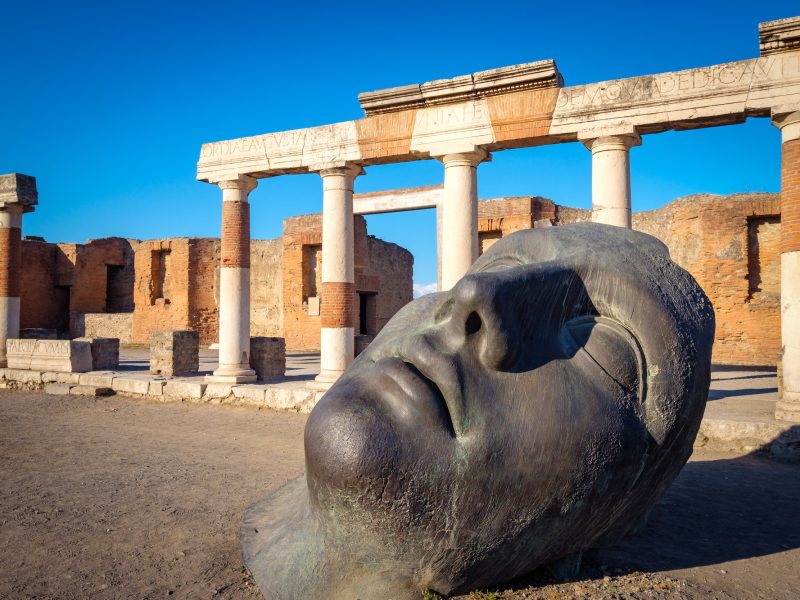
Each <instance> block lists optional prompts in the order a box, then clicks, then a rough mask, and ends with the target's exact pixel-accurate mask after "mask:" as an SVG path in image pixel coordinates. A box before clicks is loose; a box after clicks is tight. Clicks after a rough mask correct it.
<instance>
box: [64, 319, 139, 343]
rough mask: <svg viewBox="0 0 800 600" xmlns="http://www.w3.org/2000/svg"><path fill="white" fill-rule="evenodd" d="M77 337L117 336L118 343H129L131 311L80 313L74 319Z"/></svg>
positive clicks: (131, 326) (131, 327) (131, 320)
mask: <svg viewBox="0 0 800 600" xmlns="http://www.w3.org/2000/svg"><path fill="white" fill-rule="evenodd" d="M75 323H76V329H77V330H78V331H77V333H79V334H80V335H79V336H78V337H90V338H101V337H103V338H117V339H118V340H119V343H120V344H130V343H131V330H132V329H133V313H132V312H129V313H80V314H79V315H78V316H77V318H76V319H75Z"/></svg>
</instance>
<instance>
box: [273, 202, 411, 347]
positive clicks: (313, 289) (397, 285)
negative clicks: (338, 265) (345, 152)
mask: <svg viewBox="0 0 800 600" xmlns="http://www.w3.org/2000/svg"><path fill="white" fill-rule="evenodd" d="M321 248H322V217H321V215H318V214H316V215H303V216H300V217H294V218H291V219H286V220H285V221H284V222H283V331H284V337H285V338H286V347H287V349H289V350H318V349H319V345H320V327H321V320H320V316H319V313H318V312H317V311H316V304H315V301H314V298H318V299H319V303H320V304H322V303H324V302H325V298H324V296H323V295H322V293H321V292H322V286H321V275H322V261H323V260H324V256H323V254H322V251H321ZM353 252H354V256H353V267H354V274H355V289H356V293H355V294H354V297H353V306H354V308H355V310H354V313H355V323H354V325H355V333H356V334H359V332H360V330H361V328H362V325H363V326H364V329H365V331H366V332H367V334H368V335H374V334H376V333H377V332H378V331H380V330H381V329H382V328H383V326H384V325H385V324H386V322H387V321H388V320H389V319H390V318H391V317H392V316H393V315H394V313H395V312H397V311H398V310H399V309H400V308H401V307H402V306H404V305H405V304H406V303H408V302H410V301H411V298H412V286H413V283H412V269H413V264H414V259H413V257H412V256H411V253H410V252H408V251H407V250H405V249H403V248H401V247H400V246H397V245H395V244H390V243H387V242H384V241H383V240H379V239H376V238H374V237H370V236H368V235H367V225H366V221H365V220H364V218H363V217H361V216H356V217H354V219H353ZM362 306H363V308H364V309H365V313H364V319H362V311H361V308H362Z"/></svg>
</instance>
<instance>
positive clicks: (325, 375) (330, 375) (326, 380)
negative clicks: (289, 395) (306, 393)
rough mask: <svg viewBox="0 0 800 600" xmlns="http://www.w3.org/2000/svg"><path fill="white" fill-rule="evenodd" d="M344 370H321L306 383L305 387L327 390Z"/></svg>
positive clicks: (320, 390) (321, 390)
mask: <svg viewBox="0 0 800 600" xmlns="http://www.w3.org/2000/svg"><path fill="white" fill-rule="evenodd" d="M342 373H344V371H328V370H323V371H321V372H320V374H319V375H317V376H316V377H315V378H314V380H313V381H309V382H308V383H306V387H308V388H309V389H312V390H317V391H319V392H327V391H328V389H329V388H330V387H331V386H332V385H333V384H334V383H336V380H337V379H339V377H341V376H342Z"/></svg>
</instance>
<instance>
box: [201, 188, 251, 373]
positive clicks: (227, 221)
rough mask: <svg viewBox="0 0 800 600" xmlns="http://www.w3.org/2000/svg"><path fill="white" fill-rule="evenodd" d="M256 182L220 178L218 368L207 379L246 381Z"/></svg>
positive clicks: (248, 364)
mask: <svg viewBox="0 0 800 600" xmlns="http://www.w3.org/2000/svg"><path fill="white" fill-rule="evenodd" d="M257 184H258V181H257V180H256V179H254V178H253V177H249V176H247V175H240V176H239V177H238V178H236V179H231V180H227V181H220V182H219V183H218V185H219V187H220V189H222V236H221V240H220V270H219V367H218V368H217V370H216V371H214V374H213V375H210V376H209V377H207V379H208V380H209V381H217V382H224V383H249V382H253V381H255V380H256V373H255V371H253V369H251V368H250V204H249V203H248V195H249V194H250V192H251V191H252V190H253V189H254V188H255V187H256V185H257Z"/></svg>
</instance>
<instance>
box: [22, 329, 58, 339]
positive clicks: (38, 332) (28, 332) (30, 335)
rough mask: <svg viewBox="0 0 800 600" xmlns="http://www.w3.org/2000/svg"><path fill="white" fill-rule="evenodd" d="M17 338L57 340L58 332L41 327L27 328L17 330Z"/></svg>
mask: <svg viewBox="0 0 800 600" xmlns="http://www.w3.org/2000/svg"><path fill="white" fill-rule="evenodd" d="M19 337H20V339H23V340H57V339H58V331H56V330H55V329H44V328H41V327H28V328H27V329H20V330H19Z"/></svg>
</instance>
